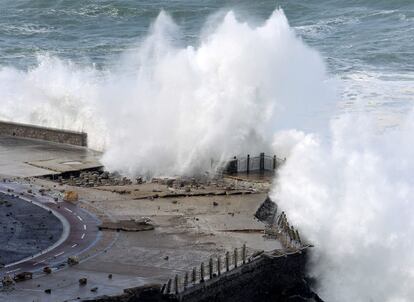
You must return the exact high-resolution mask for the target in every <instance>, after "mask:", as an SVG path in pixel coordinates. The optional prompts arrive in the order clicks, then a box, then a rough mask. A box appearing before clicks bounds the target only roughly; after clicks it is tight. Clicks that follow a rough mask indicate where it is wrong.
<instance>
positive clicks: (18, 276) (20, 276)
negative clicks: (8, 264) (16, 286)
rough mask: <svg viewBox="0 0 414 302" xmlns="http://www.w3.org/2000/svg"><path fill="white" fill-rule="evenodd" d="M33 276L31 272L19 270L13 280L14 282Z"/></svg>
mask: <svg viewBox="0 0 414 302" xmlns="http://www.w3.org/2000/svg"><path fill="white" fill-rule="evenodd" d="M32 278H33V273H31V272H21V273H18V274H16V275H15V276H14V278H13V280H14V281H16V282H21V281H26V280H30V279H32Z"/></svg>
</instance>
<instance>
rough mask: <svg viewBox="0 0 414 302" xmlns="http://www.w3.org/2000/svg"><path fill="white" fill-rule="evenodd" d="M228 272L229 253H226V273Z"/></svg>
mask: <svg viewBox="0 0 414 302" xmlns="http://www.w3.org/2000/svg"><path fill="white" fill-rule="evenodd" d="M229 270H230V253H229V252H226V271H227V272H228V271H229Z"/></svg>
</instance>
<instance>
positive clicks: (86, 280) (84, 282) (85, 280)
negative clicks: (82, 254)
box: [79, 278, 88, 286]
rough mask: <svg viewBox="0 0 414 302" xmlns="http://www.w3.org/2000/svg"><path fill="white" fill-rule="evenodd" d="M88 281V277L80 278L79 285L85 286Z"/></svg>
mask: <svg viewBox="0 0 414 302" xmlns="http://www.w3.org/2000/svg"><path fill="white" fill-rule="evenodd" d="M87 283H88V279H86V278H80V279H79V285H81V286H84V285H86V284H87Z"/></svg>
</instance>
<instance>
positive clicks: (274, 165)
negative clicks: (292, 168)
mask: <svg viewBox="0 0 414 302" xmlns="http://www.w3.org/2000/svg"><path fill="white" fill-rule="evenodd" d="M276 166H277V161H276V155H273V170H276Z"/></svg>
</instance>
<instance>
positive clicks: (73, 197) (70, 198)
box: [63, 191, 79, 202]
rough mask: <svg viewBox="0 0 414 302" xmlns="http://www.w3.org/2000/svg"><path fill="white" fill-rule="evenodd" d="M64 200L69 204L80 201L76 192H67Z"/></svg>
mask: <svg viewBox="0 0 414 302" xmlns="http://www.w3.org/2000/svg"><path fill="white" fill-rule="evenodd" d="M63 200H64V201H67V202H77V201H78V200H79V196H78V193H77V192H75V191H65V193H64V196H63Z"/></svg>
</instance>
